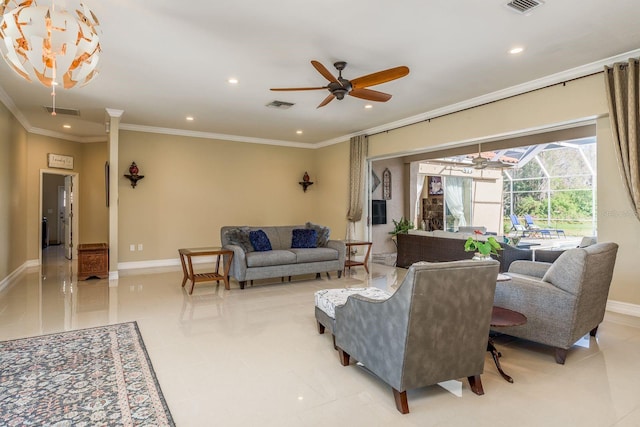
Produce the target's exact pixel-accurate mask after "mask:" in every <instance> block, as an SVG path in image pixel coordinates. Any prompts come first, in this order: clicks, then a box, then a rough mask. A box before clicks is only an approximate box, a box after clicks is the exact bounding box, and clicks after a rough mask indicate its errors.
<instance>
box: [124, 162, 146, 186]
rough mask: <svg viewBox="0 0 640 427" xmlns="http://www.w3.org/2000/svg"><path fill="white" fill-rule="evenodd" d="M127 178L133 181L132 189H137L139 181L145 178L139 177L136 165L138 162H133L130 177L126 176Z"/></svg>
mask: <svg viewBox="0 0 640 427" xmlns="http://www.w3.org/2000/svg"><path fill="white" fill-rule="evenodd" d="M125 177H126V178H129V181H131V188H136V185H138V181H140V180H141V179H142V178H144V175H138V165H136V162H131V166H129V175H125Z"/></svg>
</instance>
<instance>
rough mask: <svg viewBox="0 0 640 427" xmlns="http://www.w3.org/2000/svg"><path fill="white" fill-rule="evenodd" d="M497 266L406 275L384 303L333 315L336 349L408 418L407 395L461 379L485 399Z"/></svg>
mask: <svg viewBox="0 0 640 427" xmlns="http://www.w3.org/2000/svg"><path fill="white" fill-rule="evenodd" d="M498 268H499V263H498V262H497V261H494V260H489V261H471V260H467V261H452V262H441V263H433V264H431V263H418V264H414V265H412V266H411V267H410V268H409V271H408V272H407V275H406V277H405V279H404V281H403V282H402V284H401V285H400V286H399V287H398V290H397V291H396V292H395V293H394V294H393V295H392V296H391V297H390V298H389V299H387V300H384V301H374V300H371V299H368V298H365V297H362V296H360V295H352V296H350V297H349V298H348V300H347V302H346V304H344V305H343V306H338V307H336V309H335V342H336V346H337V348H338V351H339V353H340V360H341V362H342V364H343V365H344V366H347V365H349V360H350V357H353V358H355V359H356V360H358V361H359V362H361V363H362V364H363V365H364V366H365V367H366V368H367V369H369V370H370V371H371V372H373V373H374V374H375V375H377V376H378V377H379V378H380V379H381V380H382V381H384V382H386V383H387V384H389V385H390V386H391V387H392V388H393V394H394V397H395V401H396V408H397V409H398V410H399V411H400V412H402V413H403V414H406V413H408V412H409V406H408V403H407V393H406V391H407V390H409V389H413V388H418V387H422V386H427V385H431V384H436V383H438V382H442V381H446V380H451V379H458V378H463V377H467V378H468V380H469V385H470V387H471V390H472V391H473V392H474V393H476V394H479V395H481V394H484V391H483V389H482V382H481V380H480V374H482V372H483V367H484V361H485V353H486V351H487V339H488V334H489V322H490V320H491V310H492V306H493V296H494V291H495V287H496V278H497V275H498Z"/></svg>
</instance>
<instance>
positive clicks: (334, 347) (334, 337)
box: [331, 334, 338, 350]
mask: <svg viewBox="0 0 640 427" xmlns="http://www.w3.org/2000/svg"><path fill="white" fill-rule="evenodd" d="M331 338H333V349H334V350H337V349H338V346H337V345H336V336H335V335H333V334H331Z"/></svg>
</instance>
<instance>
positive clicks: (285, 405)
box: [0, 247, 640, 427]
mask: <svg viewBox="0 0 640 427" xmlns="http://www.w3.org/2000/svg"><path fill="white" fill-rule="evenodd" d="M49 249H52V250H49ZM49 249H47V251H45V252H46V253H45V256H44V260H45V265H44V266H43V267H42V274H41V272H40V269H31V270H29V271H28V272H26V273H24V274H23V275H21V277H19V278H18V280H17V281H16V282H15V283H13V284H11V285H10V286H8V287H7V288H6V289H5V290H4V291H2V292H1V293H0V339H2V340H4V339H11V338H18V337H24V336H30V335H38V334H45V333H52V332H58V331H63V330H69V329H77V328H85V327H91V326H96V325H103V324H109V323H117V322H124V321H132V320H136V321H137V322H138V324H139V326H140V330H141V333H142V336H143V337H144V341H145V344H146V346H147V349H148V351H149V355H150V357H151V360H152V363H153V366H154V368H155V370H156V373H157V375H158V379H159V381H160V384H161V386H162V390H163V392H164V394H165V397H166V398H167V401H168V404H169V407H170V408H171V411H172V413H173V415H174V418H175V420H176V422H177V424H178V425H180V426H211V425H220V426H279V427H280V426H327V425H349V426H469V425H472V426H484V425H486V426H513V425H518V426H556V425H557V426H567V425H571V426H573V425H581V426H598V427H600V426H625V427H626V426H640V418H639V416H640V393H639V392H638V389H637V384H639V383H640V319H638V318H632V317H628V316H623V315H618V314H614V313H607V316H606V318H605V322H604V323H603V324H602V325H601V326H600V329H599V333H598V338H597V339H584V340H581V341H580V342H579V343H578V344H577V345H576V346H574V348H573V349H572V350H571V351H570V352H569V355H568V357H567V363H566V365H564V366H561V365H557V364H556V363H555V362H554V357H553V351H552V350H551V349H549V348H547V347H544V346H541V345H537V344H534V343H529V342H523V341H522V340H516V339H511V338H509V337H505V336H501V337H498V338H497V339H496V345H497V346H498V347H499V349H500V351H501V352H502V355H503V357H502V365H503V368H504V369H505V371H506V372H507V373H508V374H510V375H511V376H513V378H514V380H515V383H514V384H509V383H507V382H506V381H504V380H503V379H502V378H501V377H500V376H499V374H498V373H497V372H496V369H495V366H494V365H493V362H492V360H491V358H490V357H489V355H487V358H486V365H485V373H484V374H483V376H482V381H483V384H484V390H485V395H484V396H476V395H475V394H473V393H472V392H471V391H470V390H469V386H468V383H467V382H466V381H462V382H448V383H447V384H443V386H442V387H441V386H438V385H434V386H431V387H425V388H422V389H418V390H411V391H409V407H410V410H411V413H410V414H408V415H404V416H403V415H400V414H399V413H398V412H397V411H396V409H395V406H394V402H393V396H392V394H391V390H390V388H389V387H388V386H386V385H385V384H383V383H382V382H380V381H379V380H377V379H376V378H375V377H373V376H372V375H371V374H370V373H368V372H367V371H366V370H365V369H362V368H360V367H358V366H357V365H355V364H352V365H351V366H349V367H343V366H341V365H340V363H339V360H338V356H337V353H336V352H335V351H334V350H333V347H332V345H331V338H330V336H329V335H319V334H318V333H317V329H316V324H315V319H314V315H313V306H314V304H313V300H314V298H313V293H314V291H316V290H318V289H324V288H329V287H332V288H337V287H345V286H347V287H359V286H376V287H380V288H383V289H388V290H392V291H393V290H395V287H396V286H397V285H398V284H399V282H400V281H401V280H402V279H403V277H404V270H400V269H395V268H392V267H387V266H383V265H378V264H374V265H373V266H372V269H371V270H372V271H371V275H370V276H367V275H366V274H365V272H364V269H363V268H362V267H359V268H354V269H352V270H351V271H350V272H347V274H346V275H345V276H343V278H341V279H337V278H336V274H335V273H334V274H332V277H333V278H332V279H331V280H328V279H327V278H326V277H323V278H322V279H321V280H315V279H314V277H315V276H314V275H311V276H307V277H303V278H300V277H298V278H295V277H294V280H293V282H291V283H282V282H281V281H280V279H275V280H271V281H259V282H257V283H256V284H255V286H253V287H248V288H247V289H245V290H240V289H239V288H238V286H237V283H235V282H232V289H231V290H230V291H226V290H225V289H224V286H222V285H220V286H218V285H216V284H215V283H203V284H198V285H196V288H195V290H194V292H193V295H188V294H187V292H185V291H184V290H183V289H182V288H181V287H180V283H181V281H182V273H181V272H180V271H179V270H178V268H175V269H173V268H165V269H158V270H145V271H135V272H133V271H124V272H121V277H120V279H119V280H117V281H115V282H113V283H111V286H109V285H110V283H109V281H108V280H98V279H92V280H87V281H82V282H79V283H78V282H77V281H76V280H75V277H74V276H73V271H74V270H75V266H74V264H73V263H70V262H66V261H62V260H61V259H63V258H62V257H61V254H58V253H57V252H58V249H56V248H55V247H52V248H49ZM0 410H1V408H0Z"/></svg>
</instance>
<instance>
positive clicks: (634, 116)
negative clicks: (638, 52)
mask: <svg viewBox="0 0 640 427" xmlns="http://www.w3.org/2000/svg"><path fill="white" fill-rule="evenodd" d="M604 76H605V86H606V89H607V100H608V102H609V119H610V121H611V132H612V134H613V141H614V145H615V149H616V157H617V158H618V166H619V167H620V172H621V174H622V178H623V181H624V184H625V187H626V189H627V193H628V194H629V198H630V199H631V203H632V205H633V208H634V213H635V215H636V218H638V219H639V220H640V166H639V164H640V153H639V151H640V150H639V147H638V145H639V144H640V135H639V134H638V132H639V131H640V126H639V125H640V123H639V122H640V116H639V114H640V111H639V106H638V103H639V102H640V93H639V90H640V78H639V73H638V60H637V59H633V58H631V59H629V62H628V63H615V64H613V66H612V67H606V66H605V67H604Z"/></svg>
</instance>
